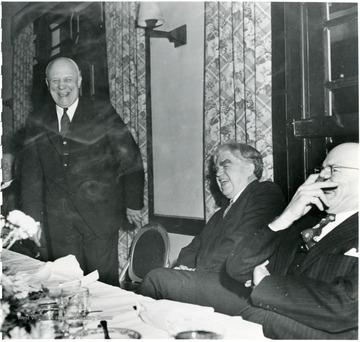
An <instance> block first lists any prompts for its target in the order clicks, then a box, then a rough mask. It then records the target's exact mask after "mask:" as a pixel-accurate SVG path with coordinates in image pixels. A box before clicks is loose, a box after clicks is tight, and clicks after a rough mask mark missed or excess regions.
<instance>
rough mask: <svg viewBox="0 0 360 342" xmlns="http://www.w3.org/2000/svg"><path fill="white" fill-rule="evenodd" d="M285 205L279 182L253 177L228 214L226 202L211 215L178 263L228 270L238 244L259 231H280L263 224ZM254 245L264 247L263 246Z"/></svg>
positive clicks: (183, 251) (249, 239)
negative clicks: (227, 266) (228, 259)
mask: <svg viewBox="0 0 360 342" xmlns="http://www.w3.org/2000/svg"><path fill="white" fill-rule="evenodd" d="M284 207H285V200H284V196H283V194H282V192H281V190H280V188H279V187H278V186H277V185H276V184H275V183H272V182H259V181H257V180H256V181H253V182H252V183H250V184H249V185H248V186H247V187H246V188H245V189H244V191H243V192H242V193H241V195H240V196H239V198H238V199H237V200H236V201H235V202H234V203H233V205H232V206H231V208H230V210H229V211H228V213H227V214H226V216H225V217H224V218H223V214H224V211H225V209H226V206H225V207H223V208H221V209H220V210H218V211H217V212H216V213H215V214H214V215H213V216H212V217H211V218H210V220H209V222H208V223H207V224H206V226H205V227H204V230H203V231H202V232H201V233H200V234H199V235H197V236H196V237H195V238H194V239H193V240H192V242H191V243H190V244H189V245H188V246H186V247H184V248H183V249H182V250H181V252H180V255H179V258H178V261H177V264H178V265H185V266H188V267H196V269H197V270H207V271H216V272H217V271H224V269H225V261H226V259H227V257H228V256H229V254H230V253H231V251H232V250H233V249H234V247H235V246H238V248H240V250H241V248H242V247H245V246H246V245H247V244H248V243H249V241H251V240H252V239H253V236H254V235H256V234H266V235H267V236H275V235H276V234H274V233H273V232H271V231H270V230H269V229H263V227H264V225H265V224H266V223H268V222H270V221H271V220H272V219H273V218H274V217H275V216H276V215H278V214H279V213H280V212H281V211H282V210H283V209H284ZM269 239H271V237H269ZM254 248H256V249H257V250H261V246H254ZM265 258H266V257H265ZM256 265H257V264H254V265H253V266H256ZM250 271H252V269H251V270H250ZM248 279H250V278H248Z"/></svg>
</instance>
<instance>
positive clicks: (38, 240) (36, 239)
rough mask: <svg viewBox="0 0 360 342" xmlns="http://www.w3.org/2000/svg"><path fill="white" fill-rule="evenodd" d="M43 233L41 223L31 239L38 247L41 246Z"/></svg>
mask: <svg viewBox="0 0 360 342" xmlns="http://www.w3.org/2000/svg"><path fill="white" fill-rule="evenodd" d="M41 235H42V228H41V225H40V224H39V229H38V231H37V232H36V234H34V235H33V236H30V237H29V239H30V240H32V241H34V242H35V243H36V245H37V246H38V247H41Z"/></svg>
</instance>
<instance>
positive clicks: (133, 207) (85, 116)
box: [22, 57, 144, 285]
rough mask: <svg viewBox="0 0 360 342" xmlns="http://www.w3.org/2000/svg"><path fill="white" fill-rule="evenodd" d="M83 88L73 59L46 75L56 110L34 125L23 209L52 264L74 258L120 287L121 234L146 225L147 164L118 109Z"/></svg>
mask: <svg viewBox="0 0 360 342" xmlns="http://www.w3.org/2000/svg"><path fill="white" fill-rule="evenodd" d="M81 81H82V77H81V73H80V70H79V67H78V66H77V64H76V63H75V62H74V61H73V60H71V59H69V58H65V57H60V58H57V59H55V60H53V61H51V62H50V63H49V64H48V66H47V68H46V84H47V86H48V89H49V92H50V94H51V97H52V99H53V103H50V104H49V105H44V108H42V109H41V110H39V111H38V112H36V113H34V114H33V115H31V116H30V117H29V120H28V123H27V129H26V140H25V144H24V153H23V163H22V201H23V210H24V212H25V213H26V214H28V215H30V216H32V217H33V218H34V219H36V220H39V221H40V222H41V223H42V227H43V233H44V234H45V235H46V238H47V242H48V252H49V255H50V259H51V260H52V259H57V258H60V257H63V256H66V255H68V254H73V255H75V257H76V258H77V260H78V261H79V263H80V266H81V267H82V269H83V270H84V272H85V274H87V273H90V272H92V271H94V270H98V271H99V274H100V280H101V281H103V282H106V283H108V284H111V285H119V279H118V234H119V229H120V228H122V229H124V230H126V229H130V225H137V226H139V225H140V221H141V215H140V209H141V208H142V207H143V188H144V171H143V164H142V159H141V155H140V151H139V148H138V146H137V145H136V143H135V141H134V139H133V137H132V136H131V133H130V132H129V130H128V129H127V127H126V126H125V124H124V122H123V121H122V120H121V118H120V117H119V115H118V114H117V113H116V112H115V110H114V109H113V107H112V106H111V105H110V104H109V103H103V102H102V103H98V102H94V101H91V100H89V99H86V98H84V97H80V96H79V89H80V86H81ZM43 240H44V239H43Z"/></svg>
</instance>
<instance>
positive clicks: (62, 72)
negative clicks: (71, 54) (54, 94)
mask: <svg viewBox="0 0 360 342" xmlns="http://www.w3.org/2000/svg"><path fill="white" fill-rule="evenodd" d="M58 76H63V77H66V76H73V77H78V73H77V70H76V68H75V66H74V65H73V64H72V63H71V62H69V61H66V60H60V61H56V62H54V64H53V65H51V67H50V69H49V78H52V77H58Z"/></svg>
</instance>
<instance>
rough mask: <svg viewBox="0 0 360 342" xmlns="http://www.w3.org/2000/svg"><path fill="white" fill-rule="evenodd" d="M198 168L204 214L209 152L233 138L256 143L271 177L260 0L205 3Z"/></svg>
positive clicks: (266, 31)
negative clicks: (200, 164) (201, 146)
mask: <svg viewBox="0 0 360 342" xmlns="http://www.w3.org/2000/svg"><path fill="white" fill-rule="evenodd" d="M204 62H205V71H204V75H205V89H204V163H205V165H204V169H205V177H204V178H205V208H206V220H208V219H209V218H210V217H211V216H212V214H213V213H214V211H215V210H216V208H217V203H216V201H215V195H214V190H213V186H212V184H213V175H212V174H211V169H210V168H209V165H210V161H211V156H212V154H213V153H214V151H215V149H216V148H217V147H218V145H219V144H221V143H225V142H229V141H237V142H243V143H246V144H249V145H251V146H253V147H255V148H256V149H258V150H259V151H260V152H261V154H262V156H263V159H264V174H263V179H272V177H273V155H272V123H271V8H270V3H261V2H256V3H255V2H206V3H205V61H204Z"/></svg>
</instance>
